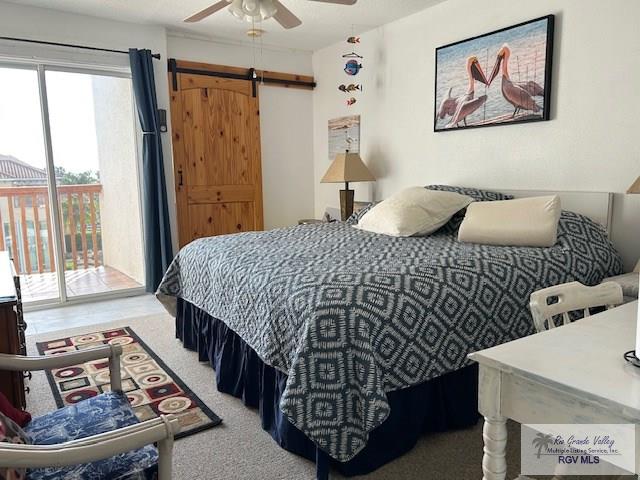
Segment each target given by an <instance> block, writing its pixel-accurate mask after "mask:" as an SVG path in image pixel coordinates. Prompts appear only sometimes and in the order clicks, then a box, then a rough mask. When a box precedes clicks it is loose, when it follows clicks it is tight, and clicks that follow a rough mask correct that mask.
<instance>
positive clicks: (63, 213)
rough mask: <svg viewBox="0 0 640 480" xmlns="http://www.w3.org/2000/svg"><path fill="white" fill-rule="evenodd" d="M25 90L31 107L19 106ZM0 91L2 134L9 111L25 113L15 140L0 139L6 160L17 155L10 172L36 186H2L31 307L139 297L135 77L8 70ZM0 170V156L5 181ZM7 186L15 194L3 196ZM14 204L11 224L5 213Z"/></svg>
mask: <svg viewBox="0 0 640 480" xmlns="http://www.w3.org/2000/svg"><path fill="white" fill-rule="evenodd" d="M18 84H20V87H19V88H20V89H21V91H23V92H22V97H24V98H26V99H28V100H29V101H28V102H27V101H26V100H23V101H22V102H20V104H16V103H17V100H16V97H17V95H16V88H18ZM0 86H2V87H3V88H2V89H1V91H0V128H3V127H4V123H7V124H10V123H11V121H10V119H5V118H4V115H3V113H4V112H6V111H8V110H9V109H10V108H16V109H22V110H21V111H20V116H21V118H22V121H21V122H19V123H16V124H14V125H12V126H11V128H12V130H9V131H10V132H11V139H10V140H9V139H5V138H4V136H0V154H3V153H4V154H5V156H9V155H11V156H12V157H13V159H12V160H10V161H8V164H9V163H11V162H13V164H15V165H21V168H22V169H23V170H24V171H25V172H33V173H30V175H31V177H33V178H30V177H28V176H27V175H26V174H25V173H22V172H21V173H20V174H19V175H18V176H16V177H15V178H11V179H10V180H8V181H7V182H6V183H7V185H6V187H5V185H2V184H0V215H2V221H3V222H5V223H4V224H3V226H4V227H5V232H6V233H5V236H4V238H3V240H4V241H5V247H6V248H9V250H10V251H11V255H12V256H13V258H14V264H15V265H16V269H18V271H19V272H20V274H21V278H22V285H23V298H24V301H25V302H27V303H28V302H33V303H47V302H51V301H52V300H53V301H57V302H66V301H68V300H72V299H87V298H95V297H104V296H108V295H115V294H120V293H125V292H127V293H129V292H131V291H132V289H137V290H142V287H143V285H144V264H143V251H142V248H143V242H142V228H141V226H142V219H141V213H140V212H141V210H140V190H139V180H138V168H137V167H138V161H137V158H138V156H137V146H136V136H135V123H134V122H135V119H134V111H133V108H134V107H133V97H132V91H131V80H130V78H129V77H128V76H127V75H126V73H122V72H97V71H88V70H82V69H69V68H64V69H62V68H59V67H56V68H53V67H48V66H46V65H35V66H32V67H30V68H28V69H24V68H14V67H6V68H2V69H1V70H0ZM27 106H28V107H29V112H30V113H29V115H28V118H27V112H26V111H24V110H25V109H26V107H27ZM2 122H4V123H2ZM35 132H37V134H35ZM43 132H44V133H43ZM36 140H37V142H36ZM3 143H6V146H5V145H4V144H3ZM36 147H37V148H36ZM5 150H6V151H7V152H8V153H5ZM12 152H13V153H12ZM20 157H22V158H20ZM1 162H2V156H1V155H0V181H1V178H2V176H3V175H4V172H3V170H2V163H1ZM13 164H12V165H13ZM7 168H9V167H8V166H7ZM13 168H17V167H15V166H14V167H13ZM5 188H7V189H8V188H11V190H4V192H5V193H4V194H3V189H5ZM5 198H6V199H7V200H5ZM9 199H10V200H9ZM9 201H11V202H12V204H13V218H14V220H11V218H10V217H11V212H12V209H11V208H10V207H8V206H7V207H5V205H4V203H7V202H9ZM3 202H4V203H3ZM5 208H6V209H7V212H6V216H5ZM5 219H6V220H5ZM12 225H13V231H12V228H11V226H12ZM0 248H3V245H0Z"/></svg>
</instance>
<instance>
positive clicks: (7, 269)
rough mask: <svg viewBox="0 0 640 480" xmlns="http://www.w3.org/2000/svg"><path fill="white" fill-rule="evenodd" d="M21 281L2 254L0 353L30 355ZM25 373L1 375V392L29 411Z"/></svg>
mask: <svg viewBox="0 0 640 480" xmlns="http://www.w3.org/2000/svg"><path fill="white" fill-rule="evenodd" d="M26 328H27V325H26V323H25V322H24V317H23V315H22V301H21V295H20V277H18V275H16V273H15V269H14V268H13V262H12V261H11V259H10V258H9V254H8V253H7V252H0V353H8V354H11V355H26V354H27V346H26V341H25V330H26ZM24 379H25V375H24V373H23V372H5V371H0V391H1V392H2V393H4V394H5V395H6V396H7V398H8V399H9V401H10V402H11V403H12V404H13V405H14V406H15V407H18V408H25V407H26V399H25V385H24Z"/></svg>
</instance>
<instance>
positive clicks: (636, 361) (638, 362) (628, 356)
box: [623, 350, 640, 368]
mask: <svg viewBox="0 0 640 480" xmlns="http://www.w3.org/2000/svg"><path fill="white" fill-rule="evenodd" d="M623 356H624V359H625V360H626V361H627V362H629V363H630V364H631V365H633V366H634V367H638V368H640V358H638V357H637V356H636V351H635V350H629V351H628V352H625V353H624V355H623Z"/></svg>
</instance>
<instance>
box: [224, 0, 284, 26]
mask: <svg viewBox="0 0 640 480" xmlns="http://www.w3.org/2000/svg"><path fill="white" fill-rule="evenodd" d="M229 11H230V12H231V14H232V15H233V16H234V17H236V18H238V19H240V20H244V21H245V22H249V23H251V22H259V21H262V20H267V19H268V18H271V17H273V16H274V15H275V14H276V12H277V11H278V8H277V7H276V6H275V4H274V3H273V0H233V1H232V2H231V5H230V6H229Z"/></svg>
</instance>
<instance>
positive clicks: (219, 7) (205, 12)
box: [183, 0, 229, 23]
mask: <svg viewBox="0 0 640 480" xmlns="http://www.w3.org/2000/svg"><path fill="white" fill-rule="evenodd" d="M228 5H229V2H227V0H220V1H219V2H217V3H214V4H213V5H211V6H210V7H207V8H205V9H204V10H202V11H200V12H198V13H196V14H195V15H191V16H190V17H189V18H185V19H184V20H183V21H184V22H186V23H194V22H199V21H200V20H203V19H205V18H207V17H208V16H209V15H213V14H214V13H216V12H217V11H218V10H222V9H223V8H224V7H227V6H228Z"/></svg>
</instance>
